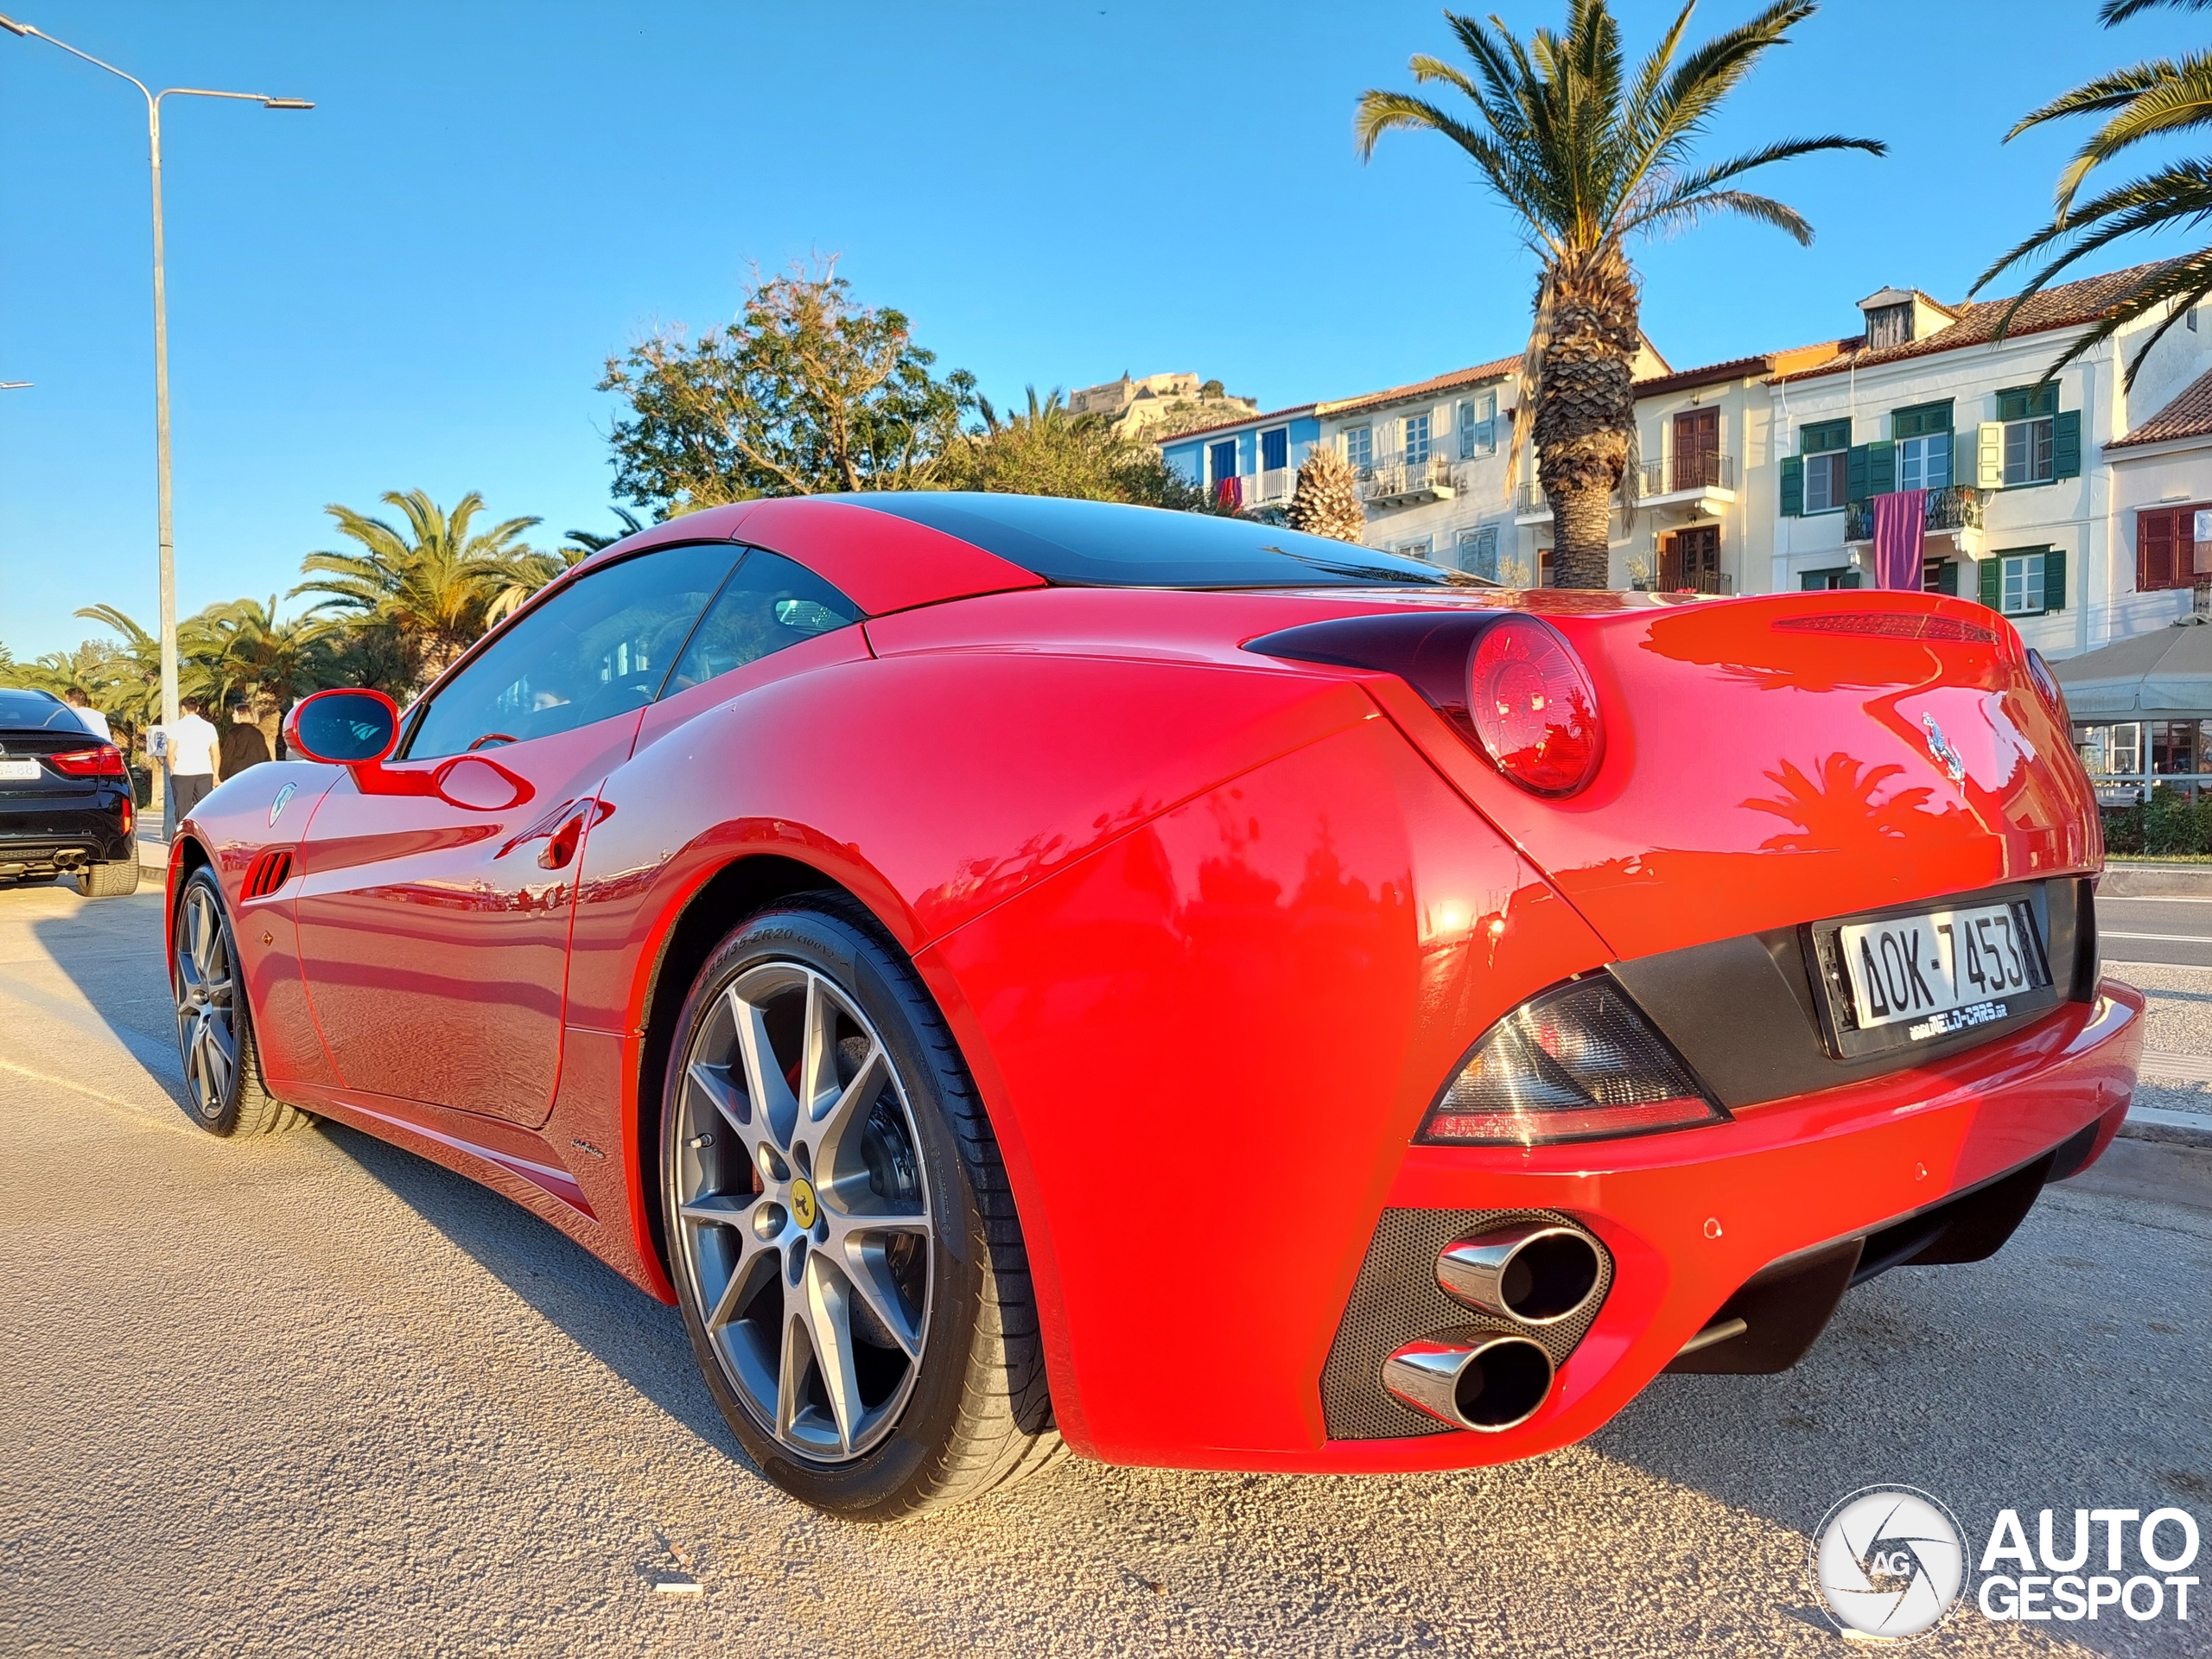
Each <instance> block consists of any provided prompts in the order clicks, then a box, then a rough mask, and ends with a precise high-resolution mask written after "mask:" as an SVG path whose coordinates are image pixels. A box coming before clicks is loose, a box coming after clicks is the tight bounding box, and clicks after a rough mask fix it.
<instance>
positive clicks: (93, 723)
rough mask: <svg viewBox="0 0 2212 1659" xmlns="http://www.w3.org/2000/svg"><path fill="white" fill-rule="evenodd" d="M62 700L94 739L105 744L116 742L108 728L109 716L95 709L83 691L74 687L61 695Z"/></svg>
mask: <svg viewBox="0 0 2212 1659" xmlns="http://www.w3.org/2000/svg"><path fill="white" fill-rule="evenodd" d="M61 700H62V701H63V702H67V704H68V705H69V710H70V712H71V713H72V714H73V715H76V716H77V718H78V720H79V721H82V722H83V724H84V728H85V729H86V731H88V732H90V733H91V734H92V735H93V736H94V737H97V738H98V739H99V740H100V741H101V742H103V743H112V742H114V741H115V734H114V733H112V732H111V731H109V730H108V728H107V716H106V715H104V714H102V713H100V711H99V709H95V708H93V707H92V700H91V699H90V698H89V697H87V696H86V695H85V694H84V693H83V692H82V691H80V690H78V689H77V688H76V687H75V686H71V687H70V688H69V689H68V690H67V691H65V692H63V693H62V694H61Z"/></svg>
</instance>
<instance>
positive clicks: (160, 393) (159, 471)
mask: <svg viewBox="0 0 2212 1659" xmlns="http://www.w3.org/2000/svg"><path fill="white" fill-rule="evenodd" d="M0 29H6V30H7V31H8V32H9V33H10V35H28V36H30V37H32V38H35V39H37V40H41V41H45V42H46V43H47V44H48V46H58V47H60V48H61V49H62V50H63V51H64V52H67V54H69V55H70V56H71V57H73V58H81V59H83V60H85V61H86V63H89V64H91V65H92V66H93V67H95V68H99V69H105V70H106V71H107V72H108V73H110V74H111V75H118V76H121V77H122V79H124V80H127V81H129V82H130V84H131V85H132V86H136V87H137V89H138V91H139V93H140V95H141V96H142V97H143V98H144V99H145V100H146V143H147V149H148V151H149V154H150V155H151V156H152V158H153V171H154V467H155V474H156V498H157V503H158V506H157V530H156V533H157V537H158V540H159V556H160V561H161V612H162V617H161V624H162V724H163V725H164V726H173V725H175V723H176V717H177V706H176V549H175V542H174V540H173V538H172V536H171V532H170V528H169V318H168V292H167V288H166V285H165V283H164V282H163V278H162V99H165V98H229V99H241V100H243V101H244V102H246V103H249V104H258V105H261V107H262V108H263V109H264V110H311V109H313V108H314V107H315V105H313V104H311V103H309V102H308V100H307V99H303V98H271V97H270V96H269V95H268V94H267V93H265V92H213V91H210V90H209V89H208V88H207V87H205V86H165V87H163V88H162V90H161V91H160V92H154V91H152V90H150V89H149V87H148V86H147V85H146V83H145V82H144V81H143V80H141V79H138V77H137V76H136V75H133V74H129V73H125V72H124V71H123V70H121V69H118V68H117V67H115V66H114V65H113V64H111V63H107V62H104V61H102V60H100V59H99V58H96V57H94V56H93V55H92V54H91V53H89V52H80V51H79V50H78V49H77V48H75V47H73V46H72V45H70V44H69V43H68V41H57V40H55V39H54V36H53V35H48V33H46V32H45V31H44V30H43V29H36V28H34V27H33V26H32V25H30V24H29V23H22V22H16V20H15V19H14V18H12V17H7V16H0ZM162 774H163V784H162V823H163V826H164V829H167V830H172V831H173V830H174V829H175V827H176V826H175V823H174V821H173V818H172V815H171V813H170V810H169V804H170V791H169V789H168V781H167V774H168V767H167V766H163V767H162Z"/></svg>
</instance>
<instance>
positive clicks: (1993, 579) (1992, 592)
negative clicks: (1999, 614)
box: [1974, 559, 2005, 610]
mask: <svg viewBox="0 0 2212 1659" xmlns="http://www.w3.org/2000/svg"><path fill="white" fill-rule="evenodd" d="M1974 574H1975V575H1976V576H1977V577H1978V578H1979V579H1980V583H1981V586H1980V588H1979V589H1978V590H1977V592H1976V594H1975V597H1976V598H1978V599H1979V600H1980V601H1981V602H1982V603H1983V604H1985V605H1986V606H1988V607H1989V608H1990V609H1991V610H1995V609H1996V608H1997V607H1998V606H1999V605H2000V604H2002V603H2003V602H2004V598H2005V589H2004V585H2003V584H2004V581H2005V562H2004V560H2002V559H1984V560H1982V561H1981V562H1980V564H1979V565H1978V566H1977V567H1976V569H1975V572H1974Z"/></svg>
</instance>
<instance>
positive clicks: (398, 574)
mask: <svg viewBox="0 0 2212 1659" xmlns="http://www.w3.org/2000/svg"><path fill="white" fill-rule="evenodd" d="M379 499H382V500H383V501H384V502H385V504H386V505H390V506H394V507H397V508H398V509H399V511H400V512H401V513H402V515H404V518H406V520H407V530H408V532H409V533H407V534H402V533H401V532H400V531H397V530H395V529H394V528H393V527H392V526H391V524H386V523H385V521H384V520H383V519H381V518H369V517H367V516H366V515H365V514H363V513H359V512H354V511H353V508H351V507H347V506H341V505H338V504H337V503H335V502H334V503H332V504H331V505H329V506H327V507H325V508H324V509H323V511H324V512H327V513H328V514H329V515H330V516H331V517H332V518H335V519H336V520H337V521H338V531H339V534H340V535H342V536H345V537H349V538H350V539H352V540H353V541H354V542H357V543H359V544H360V546H361V548H362V551H360V552H359V553H350V552H327V551H325V552H316V553H310V554H308V556H307V557H306V558H304V559H302V561H301V562H300V568H301V569H302V570H313V571H321V572H323V573H324V575H323V576H322V578H321V580H318V581H313V582H302V583H301V584H300V585H299V586H298V587H296V588H293V589H292V592H293V593H294V594H321V595H322V597H321V599H320V600H318V601H316V606H315V608H317V609H324V608H328V609H333V610H338V611H341V612H348V613H352V614H353V616H354V617H355V618H357V619H359V620H361V621H363V622H369V623H378V624H382V625H384V626H387V627H389V628H391V630H393V631H394V632H396V633H397V635H398V636H399V637H400V638H401V639H403V640H404V641H405V642H406V644H407V645H408V646H409V648H410V652H411V654H412V656H413V658H414V661H415V664H416V680H417V681H418V682H427V681H429V680H432V679H435V678H436V677H437V676H438V675H440V674H442V673H443V672H444V671H446V670H447V669H448V667H450V666H451V665H452V664H453V663H454V660H455V659H456V658H459V657H460V655H461V652H464V651H466V650H467V649H468V647H469V646H470V645H473V644H474V643H475V641H476V639H477V638H478V636H479V635H480V634H481V633H482V632H484V630H485V628H486V626H489V624H490V621H491V620H492V619H491V607H492V604H493V601H495V600H496V599H497V598H498V597H499V594H501V593H502V592H503V591H505V589H506V588H509V587H510V586H512V585H513V583H514V582H516V581H517V580H518V578H521V579H526V576H525V574H524V569H523V566H522V563H521V561H522V560H523V558H524V556H526V555H528V554H529V553H530V551H531V550H530V549H529V548H528V547H527V546H526V545H524V543H522V542H521V541H520V539H519V538H520V537H521V536H522V534H523V532H524V531H526V530H529V529H530V528H531V526H532V525H534V524H537V522H538V521H537V519H536V518H509V519H507V520H506V521H505V522H504V523H502V524H494V525H493V526H492V527H491V528H490V529H489V530H485V531H474V533H472V530H473V526H474V522H475V518H476V515H477V514H478V513H479V512H482V511H483V509H484V498H483V497H482V496H480V495H479V494H478V493H476V492H475V491H474V490H471V491H470V492H469V493H467V495H465V496H463V497H461V500H460V501H459V503H457V504H456V505H454V509H453V511H452V512H451V513H448V512H446V511H445V509H443V508H442V507H440V506H439V505H437V504H436V503H435V502H434V501H432V500H431V499H430V498H429V495H428V494H427V493H425V492H423V491H422V490H407V491H399V490H387V491H385V493H384V495H383V496H382V497H381V498H379Z"/></svg>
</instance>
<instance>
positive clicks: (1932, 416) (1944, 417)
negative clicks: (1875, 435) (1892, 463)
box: [1890, 397, 1951, 438]
mask: <svg viewBox="0 0 2212 1659" xmlns="http://www.w3.org/2000/svg"><path fill="white" fill-rule="evenodd" d="M1950 429H1951V400H1950V399H1949V398H1948V397H1946V398H1945V399H1944V400H1943V401H1942V403H1940V404H1913V405H1912V406H1911V407H1910V408H1909V409H1893V410H1891V411H1890V435H1891V437H1892V438H1919V437H1925V436H1926V435H1928V434H1929V433H1930V432H1948V431H1949V430H1950Z"/></svg>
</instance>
